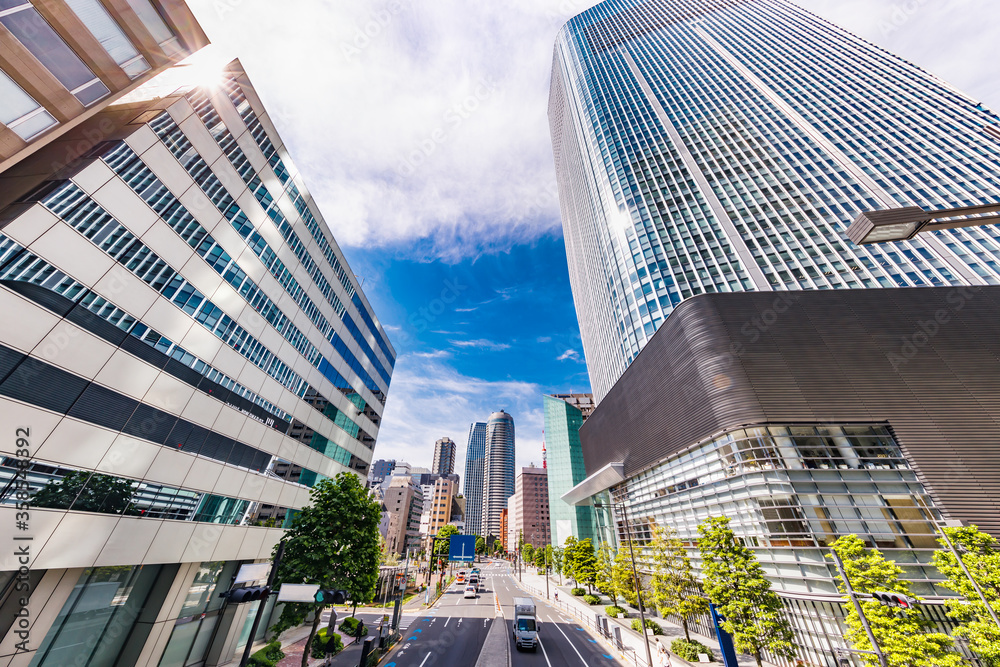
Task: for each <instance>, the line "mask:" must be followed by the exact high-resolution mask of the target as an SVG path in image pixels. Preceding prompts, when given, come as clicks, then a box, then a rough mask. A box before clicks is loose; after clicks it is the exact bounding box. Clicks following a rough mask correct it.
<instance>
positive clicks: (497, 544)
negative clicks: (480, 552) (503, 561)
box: [493, 540, 503, 555]
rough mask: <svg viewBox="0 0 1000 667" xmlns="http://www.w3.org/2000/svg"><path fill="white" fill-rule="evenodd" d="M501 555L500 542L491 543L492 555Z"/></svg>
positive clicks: (501, 545)
mask: <svg viewBox="0 0 1000 667" xmlns="http://www.w3.org/2000/svg"><path fill="white" fill-rule="evenodd" d="M501 553H503V542H501V541H500V540H495V541H494V542H493V554H494V555H498V554H501Z"/></svg>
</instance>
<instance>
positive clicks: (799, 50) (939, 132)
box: [549, 0, 1000, 402]
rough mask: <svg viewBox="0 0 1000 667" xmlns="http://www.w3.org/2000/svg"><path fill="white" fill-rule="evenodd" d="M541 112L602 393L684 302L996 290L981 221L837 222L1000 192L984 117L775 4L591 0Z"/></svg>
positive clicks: (999, 161)
mask: <svg viewBox="0 0 1000 667" xmlns="http://www.w3.org/2000/svg"><path fill="white" fill-rule="evenodd" d="M942 46H943V48H946V47H947V45H942ZM549 120H550V126H551V132H552V140H553V148H554V154H555V162H556V169H557V174H558V182H559V195H560V205H561V208H562V219H563V229H564V235H565V238H566V252H567V256H568V262H569V269H570V279H571V285H572V288H573V298H574V302H575V305H576V310H577V315H578V317H579V320H580V329H581V334H582V337H583V347H584V351H585V353H586V357H587V366H588V369H589V372H590V377H591V386H592V387H593V390H594V395H595V398H596V399H597V400H598V402H600V400H601V399H602V398H603V397H604V395H605V394H606V393H607V392H608V391H609V389H610V388H611V386H612V385H613V384H614V383H615V381H616V380H617V379H618V378H619V377H620V376H621V374H622V372H623V371H624V370H625V368H626V367H627V366H628V364H630V363H631V362H632V360H633V359H634V358H635V356H636V355H637V354H638V353H639V351H640V350H641V349H642V348H643V346H644V345H645V344H646V342H647V341H648V340H649V338H650V336H652V335H653V333H654V332H655V331H656V329H657V328H658V327H659V326H660V325H661V324H662V323H663V321H664V318H666V317H667V315H668V314H669V313H670V312H671V311H672V310H673V309H674V308H675V307H676V306H677V304H678V303H680V302H681V300H682V299H686V298H688V297H691V296H694V295H697V294H703V293H709V292H732V291H744V290H759V291H768V290H793V289H828V288H862V287H906V286H921V285H923V286H934V285H948V284H952V285H960V284H961V285H985V284H997V283H998V282H1000V232H998V230H997V228H996V227H995V226H988V227H981V228H971V229H954V230H946V231H938V232H934V233H933V234H924V235H921V236H920V238H918V239H914V240H912V241H907V242H899V243H893V244H886V245H882V246H877V247H876V246H866V247H858V246H855V245H853V244H852V243H850V242H849V241H848V240H847V237H846V234H845V229H846V227H847V225H848V224H849V223H850V222H851V221H852V220H853V219H854V218H855V217H856V216H857V214H858V213H859V212H861V211H866V210H873V209H886V208H893V207H900V206H920V207H924V208H928V209H932V208H944V207H950V206H965V205H973V204H985V203H995V202H997V201H1000V168H998V167H1000V118H998V117H997V116H996V115H994V114H993V113H991V112H990V111H988V110H985V109H984V108H983V105H982V104H978V103H977V101H976V100H974V99H972V98H970V97H968V96H967V95H964V94H962V93H961V92H959V91H957V90H955V89H954V88H953V87H952V86H950V85H948V84H947V83H945V82H944V81H941V80H940V79H938V78H936V77H934V76H932V75H931V74H929V73H928V72H925V71H924V70H922V69H920V68H919V67H917V66H916V65H914V64H912V63H910V62H907V61H905V60H903V59H901V58H898V57H896V56H894V55H892V54H891V53H887V52H886V51H884V50H882V49H880V48H878V47H876V46H874V45H872V44H870V43H868V42H866V41H864V40H862V39H860V38H858V37H856V36H854V35H852V34H851V33H849V32H847V31H846V30H843V29H842V28H839V27H837V26H835V25H833V24H831V23H829V22H827V21H825V20H823V19H821V18H819V17H817V16H815V15H813V14H810V13H809V12H806V11H804V10H803V9H801V8H799V7H797V6H796V5H794V4H792V3H791V2H789V1H788V0H739V1H737V0H606V1H605V2H602V3H601V4H599V5H597V6H595V7H593V8H592V9H589V10H587V11H585V12H583V13H582V14H579V15H578V16H576V17H574V18H573V19H571V20H570V21H569V22H568V23H567V24H566V25H565V26H564V27H563V29H562V30H561V32H560V33H559V36H558V39H557V42H556V45H555V53H554V62H553V68H552V80H551V91H550V99H549Z"/></svg>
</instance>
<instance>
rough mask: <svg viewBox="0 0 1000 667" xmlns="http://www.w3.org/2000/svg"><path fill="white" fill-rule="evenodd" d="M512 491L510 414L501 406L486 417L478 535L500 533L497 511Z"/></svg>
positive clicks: (512, 443) (512, 467) (512, 433)
mask: <svg viewBox="0 0 1000 667" xmlns="http://www.w3.org/2000/svg"><path fill="white" fill-rule="evenodd" d="M513 493H514V418H513V417H511V416H510V415H509V414H507V413H506V412H504V411H503V410H501V411H500V412H494V413H493V414H491V415H490V417H489V419H487V420H486V452H485V454H484V456H483V522H482V526H481V527H482V531H483V532H482V535H483V536H488V535H492V536H494V537H499V536H500V513H501V512H502V511H503V509H504V508H505V507H507V499H508V498H510V497H511V495H513Z"/></svg>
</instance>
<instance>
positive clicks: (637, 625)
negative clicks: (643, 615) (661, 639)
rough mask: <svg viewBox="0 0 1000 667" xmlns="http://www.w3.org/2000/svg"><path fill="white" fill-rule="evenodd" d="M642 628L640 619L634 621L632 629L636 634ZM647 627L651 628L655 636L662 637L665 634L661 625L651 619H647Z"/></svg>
mask: <svg viewBox="0 0 1000 667" xmlns="http://www.w3.org/2000/svg"><path fill="white" fill-rule="evenodd" d="M641 627H642V624H640V623H639V619H638V618H637V619H634V620H633V621H632V629H633V630H635V631H636V632H639V628H641ZM646 627H647V628H649V629H650V630H652V631H653V634H654V635H662V634H663V628H661V627H660V624H659V623H657V622H656V621H654V620H652V619H649V618H647V619H646ZM674 653H677V652H676V651H674Z"/></svg>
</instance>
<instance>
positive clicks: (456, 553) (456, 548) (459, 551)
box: [448, 535, 476, 563]
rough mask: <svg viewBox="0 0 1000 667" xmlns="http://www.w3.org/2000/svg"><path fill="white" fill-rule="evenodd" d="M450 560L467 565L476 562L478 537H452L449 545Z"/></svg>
mask: <svg viewBox="0 0 1000 667" xmlns="http://www.w3.org/2000/svg"><path fill="white" fill-rule="evenodd" d="M448 560H457V561H463V562H466V563H471V562H473V561H474V560H476V536H475V535H452V536H451V538H450V539H449V545H448Z"/></svg>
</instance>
